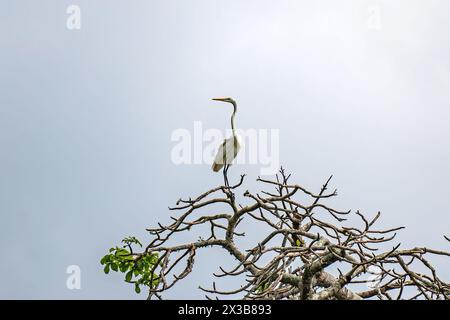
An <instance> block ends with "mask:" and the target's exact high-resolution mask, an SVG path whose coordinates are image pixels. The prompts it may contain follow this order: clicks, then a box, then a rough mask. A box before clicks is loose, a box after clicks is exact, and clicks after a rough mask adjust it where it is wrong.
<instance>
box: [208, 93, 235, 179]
mask: <svg viewBox="0 0 450 320" xmlns="http://www.w3.org/2000/svg"><path fill="white" fill-rule="evenodd" d="M213 100H214V101H222V102H228V103H231V104H232V105H233V114H232V115H231V130H232V133H233V135H232V136H231V137H230V138H228V139H225V140H224V142H223V143H222V144H221V145H220V147H219V150H218V151H217V154H216V157H215V158H214V162H213V165H212V170H213V171H214V172H217V171H219V170H220V169H222V168H223V178H224V180H225V185H226V186H229V184H228V177H227V172H228V168H229V167H230V166H231V162H232V161H233V160H234V158H236V155H237V154H238V152H239V149H240V148H241V145H242V139H241V137H239V135H238V134H237V133H236V129H235V127H234V117H235V115H236V111H237V105H236V101H234V100H233V99H232V98H214V99H213Z"/></svg>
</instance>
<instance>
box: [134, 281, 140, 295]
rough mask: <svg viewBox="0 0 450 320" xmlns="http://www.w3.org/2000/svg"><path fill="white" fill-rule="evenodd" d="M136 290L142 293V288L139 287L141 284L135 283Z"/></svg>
mask: <svg viewBox="0 0 450 320" xmlns="http://www.w3.org/2000/svg"><path fill="white" fill-rule="evenodd" d="M134 291H136V293H141V288H140V287H139V284H137V283H136V284H135V286H134Z"/></svg>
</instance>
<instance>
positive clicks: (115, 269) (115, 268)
mask: <svg viewBox="0 0 450 320" xmlns="http://www.w3.org/2000/svg"><path fill="white" fill-rule="evenodd" d="M111 269H113V270H114V271H116V272H117V270H118V267H117V263H112V264H111Z"/></svg>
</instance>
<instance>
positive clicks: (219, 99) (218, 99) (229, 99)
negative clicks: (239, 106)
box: [213, 98, 236, 105]
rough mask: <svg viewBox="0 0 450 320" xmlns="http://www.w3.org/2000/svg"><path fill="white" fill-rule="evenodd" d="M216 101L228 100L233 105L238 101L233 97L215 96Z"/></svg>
mask: <svg viewBox="0 0 450 320" xmlns="http://www.w3.org/2000/svg"><path fill="white" fill-rule="evenodd" d="M213 100H214V101H222V102H228V103H231V104H233V105H236V101H234V100H233V99H232V98H213Z"/></svg>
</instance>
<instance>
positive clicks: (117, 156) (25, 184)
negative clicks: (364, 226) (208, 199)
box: [0, 0, 450, 299]
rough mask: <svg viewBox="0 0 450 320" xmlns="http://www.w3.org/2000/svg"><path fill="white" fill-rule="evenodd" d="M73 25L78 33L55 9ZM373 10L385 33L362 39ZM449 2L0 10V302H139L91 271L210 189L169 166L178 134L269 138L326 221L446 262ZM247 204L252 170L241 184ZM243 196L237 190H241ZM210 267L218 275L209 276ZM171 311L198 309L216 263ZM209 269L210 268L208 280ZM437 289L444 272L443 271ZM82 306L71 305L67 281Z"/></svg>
mask: <svg viewBox="0 0 450 320" xmlns="http://www.w3.org/2000/svg"><path fill="white" fill-rule="evenodd" d="M70 4H76V5H79V6H80V8H81V19H82V20H81V30H75V31H70V30H68V29H67V28H66V19H67V14H66V8H67V6H68V5H70ZM372 6H376V7H377V8H379V10H380V19H381V20H380V22H381V29H373V28H370V27H369V26H368V22H369V19H370V17H369V15H370V9H369V8H371V7H372ZM449 10H450V4H449V3H448V1H445V0H441V1H436V0H431V1H419V0H415V1H411V0H396V1H387V0H385V1H376V0H373V1H366V0H364V1H361V0H346V1H331V0H330V1H299V0H291V1H286V0H282V1H261V0H258V1H256V0H254V1H248V0H247V1H237V0H232V1H230V0H227V1H225V0H220V1H219V0H216V1H206V0H203V1H198V0H189V1H181V0H170V1H167V0H165V1H148V0H134V1H112V0H109V1H106V0H103V1H100V0H98V1H91V0H90V1H88V0H85V1H76V0H73V1H60V0H52V1H50V0H42V1H31V0H29V1H25V0H22V1H12V0H9V1H8V0H1V1H0V216H1V220H2V222H1V229H2V232H1V233H0V250H1V252H2V259H1V261H2V263H1V264H0V274H2V275H3V279H2V283H1V285H0V298H64V299H72V298H73V299H79V298H144V295H140V296H138V295H136V294H135V293H134V291H133V288H132V287H131V286H129V285H127V284H125V283H124V282H123V281H122V279H121V276H119V275H113V276H105V275H104V274H103V273H102V268H101V266H100V265H99V259H100V258H101V256H102V254H104V253H105V252H106V250H107V249H108V248H109V247H110V246H111V245H114V244H116V243H118V242H119V241H120V239H122V238H123V237H124V236H127V235H136V236H138V237H140V238H141V240H143V241H145V240H148V239H149V238H148V237H146V234H145V232H144V229H145V228H146V227H149V226H151V225H154V224H155V223H156V222H157V221H163V222H164V221H168V215H169V213H168V211H167V206H169V205H172V204H173V203H174V202H175V201H176V200H177V199H178V198H179V197H180V196H189V195H195V194H197V193H199V192H201V191H204V190H205V189H206V188H209V187H211V186H214V185H216V184H218V183H220V182H221V176H220V174H214V173H213V172H211V170H210V168H209V166H208V165H185V166H175V165H174V164H172V162H171V159H170V150H171V148H172V147H173V143H172V142H171V141H170V136H171V133H172V132H173V131H174V130H176V129H178V128H187V129H189V130H192V128H193V123H194V121H196V120H201V121H202V122H203V125H204V127H206V128H219V129H221V130H225V129H226V128H227V127H228V116H229V112H228V111H229V110H226V109H225V108H223V109H220V108H215V107H213V104H212V103H211V101H210V100H209V99H210V98H211V97H214V96H232V97H234V98H235V99H236V100H237V101H238V103H239V113H238V116H237V119H236V121H237V126H238V127H240V128H257V129H258V128H277V129H280V144H281V148H280V161H281V163H282V164H283V165H284V166H285V167H286V168H287V169H288V170H289V171H292V172H294V173H295V174H294V178H295V179H296V182H298V183H300V184H302V185H304V186H306V187H309V188H311V189H314V190H316V189H317V188H319V186H320V185H321V184H322V183H323V181H324V179H325V178H326V177H327V176H329V175H330V174H334V177H335V178H334V186H336V187H337V188H338V189H339V191H340V196H339V199H337V200H336V201H335V205H336V206H338V207H340V208H345V209H346V208H352V209H360V210H361V211H363V212H367V213H369V214H374V213H376V212H377V211H378V210H381V211H382V213H383V216H382V220H381V224H382V225H383V226H385V227H392V226H398V225H405V226H407V229H406V230H404V231H403V232H402V233H401V234H400V237H399V239H400V240H401V242H402V243H403V244H404V245H405V246H415V245H426V246H433V247H436V248H444V249H448V243H445V241H444V239H443V237H442V235H443V234H445V233H446V232H447V234H448V230H449V223H450V218H449V216H450V215H449V214H450V212H449V209H448V201H447V199H448V194H449V191H450V182H449V181H450V168H449V166H450V150H449V144H448V137H449V136H450V126H449V122H450V105H449V101H450V76H449V75H450V61H449V57H450V35H449V30H450V20H449V19H448V17H449V16H448V12H449ZM230 172H231V174H232V176H234V177H235V176H237V175H238V174H240V173H241V172H246V173H247V174H248V175H249V179H248V185H247V186H246V187H247V188H253V190H257V189H256V188H257V186H256V185H255V183H254V179H255V178H256V176H257V175H258V174H259V168H258V166H257V165H253V166H250V165H247V166H244V165H243V166H235V167H233V168H232V170H231V169H230ZM244 190H245V189H244ZM211 257H214V259H211ZM221 259H223V260H224V261H225V260H226V259H229V258H228V255H227V254H222V253H221V252H217V253H215V252H209V255H208V256H206V255H205V254H203V255H202V254H199V255H198V258H197V262H198V268H197V269H196V270H194V273H193V274H192V275H191V277H190V278H189V279H188V280H187V281H186V282H185V283H182V284H180V285H179V286H176V287H175V288H173V290H172V291H171V292H170V293H169V294H168V295H167V297H172V298H201V297H202V296H203V294H202V293H201V292H200V291H198V290H197V289H196V287H197V285H198V284H202V285H204V286H208V285H209V284H211V280H212V277H210V276H209V275H210V274H211V273H212V272H213V271H217V265H216V264H215V263H216V262H220V261H221ZM212 261H214V263H212ZM436 263H437V264H438V266H440V267H441V269H442V268H443V269H442V272H443V274H444V275H445V277H446V279H448V278H450V271H449V270H448V268H446V265H445V264H444V263H443V261H441V260H436ZM72 264H76V265H79V266H80V267H81V271H82V289H81V290H72V291H71V290H68V289H67V288H66V277H67V275H66V273H65V270H66V267H67V266H68V265H72Z"/></svg>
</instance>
